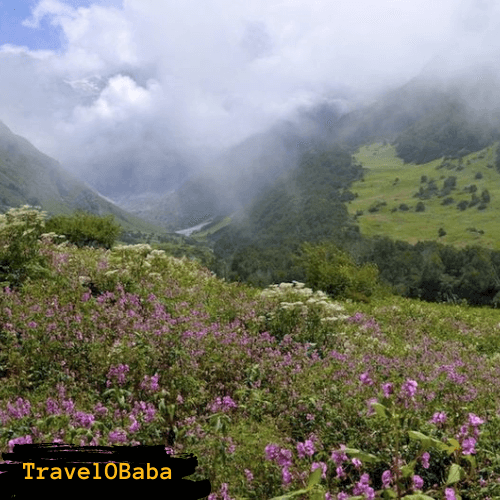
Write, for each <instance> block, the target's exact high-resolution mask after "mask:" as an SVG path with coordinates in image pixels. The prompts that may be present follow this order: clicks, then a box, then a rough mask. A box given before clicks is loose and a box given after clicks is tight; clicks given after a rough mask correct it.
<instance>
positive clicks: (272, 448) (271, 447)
mask: <svg viewBox="0 0 500 500" xmlns="http://www.w3.org/2000/svg"><path fill="white" fill-rule="evenodd" d="M264 451H265V453H266V459H267V460H276V459H277V458H278V453H279V446H277V445H275V444H268V445H267V446H266V447H265V449H264Z"/></svg>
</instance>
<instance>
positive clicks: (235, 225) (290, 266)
mask: <svg viewBox="0 0 500 500" xmlns="http://www.w3.org/2000/svg"><path fill="white" fill-rule="evenodd" d="M360 176H361V168H360V167H359V166H357V165H355V164H354V163H353V161H352V157H351V155H350V154H348V153H347V152H346V151H344V150H341V149H334V150H331V151H319V152H315V151H309V152H306V153H305V154H304V155H303V156H302V159H301V161H300V163H299V166H298V167H297V169H295V170H292V171H291V172H289V173H288V174H287V175H282V176H281V177H280V178H279V179H278V181H277V182H276V184H275V185H273V186H271V187H268V188H267V189H266V190H265V191H264V192H263V193H262V194H261V195H260V196H258V197H257V198H256V199H255V200H254V201H253V202H252V204H251V205H250V206H249V207H248V210H246V211H245V214H244V215H242V216H240V217H234V219H233V220H232V222H231V224H229V225H227V226H225V227H223V228H222V229H220V230H219V231H217V232H215V233H212V234H210V235H208V236H207V238H208V239H209V241H211V242H212V244H213V245H214V254H215V257H216V264H215V267H214V270H215V272H216V273H217V274H218V275H219V276H221V277H224V278H227V279H231V280H240V281H246V282H248V283H251V284H255V285H259V286H266V285H268V284H270V283H275V282H279V281H283V280H286V281H288V280H293V279H298V280H301V279H303V276H304V274H303V270H301V269H299V268H298V267H297V265H295V264H294V255H295V254H297V252H298V251H299V247H300V245H301V244H302V243H303V242H305V241H309V242H318V241H321V240H325V239H339V238H345V237H347V235H348V234H350V233H354V234H355V233H356V228H355V227H353V224H352V222H351V221H350V220H349V216H348V214H347V210H346V208H345V206H344V203H343V201H342V199H345V197H349V193H348V191H347V188H348V186H349V185H350V183H351V182H352V181H353V180H355V179H357V178H359V177H360Z"/></svg>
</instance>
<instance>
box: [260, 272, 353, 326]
mask: <svg viewBox="0 0 500 500" xmlns="http://www.w3.org/2000/svg"><path fill="white" fill-rule="evenodd" d="M261 297H263V298H278V299H279V298H287V299H289V298H295V299H303V300H305V299H306V298H307V300H305V302H303V300H295V301H294V302H290V301H280V303H279V304H280V305H279V309H282V310H293V309H298V308H300V311H301V313H303V314H307V313H308V312H309V311H310V308H319V310H320V314H321V315H322V316H324V317H323V318H322V319H321V322H323V323H327V322H334V321H339V320H344V319H347V318H348V317H349V316H346V315H345V314H337V313H338V312H340V311H344V307H343V306H342V305H341V304H339V303H338V302H333V301H332V300H330V299H329V298H328V295H327V294H326V293H324V292H322V291H320V290H319V291H317V292H313V291H312V289H311V288H306V286H305V285H304V283H300V282H298V281H294V282H292V283H280V284H279V285H270V286H269V287H268V288H267V289H266V290H264V291H263V292H262V293H261Z"/></svg>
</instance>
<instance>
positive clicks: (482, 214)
mask: <svg viewBox="0 0 500 500" xmlns="http://www.w3.org/2000/svg"><path fill="white" fill-rule="evenodd" d="M495 153H496V145H495V146H492V147H489V148H486V149H484V150H482V151H479V152H478V153H473V154H470V155H467V156H464V157H463V158H458V159H450V158H447V159H438V160H434V161H432V162H429V163H426V164H423V165H418V166H415V165H405V164H404V163H403V161H402V160H401V159H399V158H398V157H397V156H396V150H395V148H394V147H393V146H390V145H385V146H384V145H382V144H381V143H377V144H372V145H370V146H363V147H362V148H360V149H359V151H358V152H357V154H356V155H355V157H356V160H357V161H358V162H359V163H361V164H362V165H363V168H364V169H365V173H364V182H361V181H356V182H354V183H353V185H352V186H351V188H350V189H351V191H353V192H354V193H357V195H358V196H357V197H356V198H355V199H353V200H352V201H351V202H350V203H349V204H348V205H347V206H348V210H349V213H350V214H351V215H352V216H355V215H356V212H358V211H363V215H362V216H359V215H358V216H357V217H356V219H357V223H358V224H359V228H360V231H361V233H362V234H363V235H364V236H367V237H371V236H376V235H380V236H388V237H390V238H393V239H396V240H404V241H408V242H410V243H417V241H425V240H437V239H438V238H439V240H440V241H441V242H442V243H446V244H451V245H454V246H458V247H465V246H466V245H472V244H475V245H481V246H484V247H487V248H491V249H499V248H500V233H499V232H498V230H497V221H496V218H495V217H493V216H492V214H494V213H496V212H497V211H498V210H500V182H499V181H500V177H499V174H498V172H497V171H496V170H495V169H494V168H492V167H493V165H494V163H495V159H496V156H495ZM478 173H480V174H481V175H482V178H481V179H477V178H476V175H477V174H478ZM396 178H398V179H399V180H398V181H397V182H396V181H395V179H396ZM423 178H425V180H423ZM473 186H475V187H473ZM472 190H473V191H472ZM420 200H421V201H422V202H423V203H424V204H425V210H424V211H420V212H419V211H417V210H416V208H417V205H418V204H419V201H420ZM449 200H451V201H449ZM382 203H385V205H383V204H382ZM461 203H463V204H464V210H463V211H462V210H460V209H459V208H458V206H459V205H460V204H461ZM402 204H403V205H407V206H408V207H409V210H408V211H402V210H401V208H400V206H401V205H402ZM373 206H377V207H378V210H376V211H370V210H369V209H370V207H373ZM394 209H396V210H394ZM470 227H473V228H477V229H478V231H477V232H471V231H468V230H467V228H470ZM440 228H443V230H444V231H445V232H446V235H443V236H441V237H439V236H438V231H439V229H440ZM479 230H481V231H482V232H479Z"/></svg>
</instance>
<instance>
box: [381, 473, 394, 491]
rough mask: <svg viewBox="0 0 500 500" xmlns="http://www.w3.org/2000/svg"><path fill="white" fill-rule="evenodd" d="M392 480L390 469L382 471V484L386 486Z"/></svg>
mask: <svg viewBox="0 0 500 500" xmlns="http://www.w3.org/2000/svg"><path fill="white" fill-rule="evenodd" d="M391 482H392V472H391V471H390V470H385V471H384V472H383V473H382V486H383V487H384V488H388V487H389V485H390V484H391Z"/></svg>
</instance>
